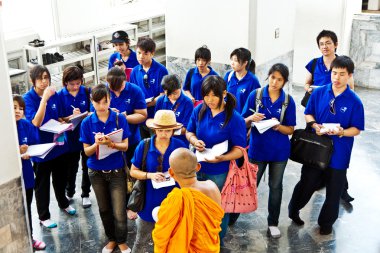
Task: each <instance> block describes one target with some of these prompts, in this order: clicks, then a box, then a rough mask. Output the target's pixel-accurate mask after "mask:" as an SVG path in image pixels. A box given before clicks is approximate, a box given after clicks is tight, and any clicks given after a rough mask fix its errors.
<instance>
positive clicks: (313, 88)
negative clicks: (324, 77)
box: [310, 85, 322, 90]
mask: <svg viewBox="0 0 380 253" xmlns="http://www.w3.org/2000/svg"><path fill="white" fill-rule="evenodd" d="M319 87H322V86H317V85H310V88H311V89H312V90H315V89H318V88H319Z"/></svg>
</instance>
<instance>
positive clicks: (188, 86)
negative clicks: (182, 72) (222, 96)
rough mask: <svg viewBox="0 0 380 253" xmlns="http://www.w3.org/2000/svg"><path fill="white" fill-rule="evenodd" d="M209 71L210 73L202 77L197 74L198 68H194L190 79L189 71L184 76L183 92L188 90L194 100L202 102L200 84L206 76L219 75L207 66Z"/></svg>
mask: <svg viewBox="0 0 380 253" xmlns="http://www.w3.org/2000/svg"><path fill="white" fill-rule="evenodd" d="M207 67H208V68H209V69H210V72H209V73H208V74H207V75H205V76H204V77H202V75H201V74H200V73H199V70H198V67H195V68H194V73H193V76H192V77H191V80H189V79H190V70H189V71H188V72H187V74H186V78H185V82H184V86H183V90H189V91H190V93H191V95H193V97H194V98H195V100H202V99H203V97H202V91H201V89H202V82H203V80H204V79H205V78H206V77H208V76H218V75H219V74H218V73H216V72H215V70H213V69H212V68H211V67H210V66H207Z"/></svg>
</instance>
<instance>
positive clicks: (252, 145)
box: [242, 63, 296, 238]
mask: <svg viewBox="0 0 380 253" xmlns="http://www.w3.org/2000/svg"><path fill="white" fill-rule="evenodd" d="M288 77H289V70H288V67H286V66H285V65H284V64H281V63H277V64H275V65H273V66H272V67H271V68H270V70H269V73H268V78H267V79H269V84H268V85H267V86H266V87H263V88H261V89H257V90H254V91H253V92H252V93H251V94H250V95H249V97H248V100H247V102H246V104H245V106H244V109H243V112H242V116H243V117H244V118H245V122H246V126H247V127H250V126H251V124H252V122H259V121H261V120H265V119H272V118H274V119H276V120H278V121H279V122H280V124H278V125H276V126H274V127H272V128H271V129H269V130H267V131H265V132H264V133H262V134H260V133H259V132H258V130H257V129H256V128H255V127H253V128H252V130H251V135H250V141H249V150H248V157H249V160H250V162H252V163H254V164H257V165H258V167H259V171H258V173H257V185H259V183H260V180H261V177H262V176H263V174H264V172H265V169H266V167H267V165H269V200H268V212H269V214H268V234H269V235H270V236H271V237H272V238H279V237H280V236H281V232H280V230H279V229H278V218H279V216H280V209H281V199H282V178H283V175H284V171H285V167H286V164H287V162H288V158H289V155H290V141H289V135H291V134H293V132H294V126H295V125H296V111H295V108H296V106H295V103H294V100H293V98H292V97H291V96H290V95H287V94H285V92H284V91H283V88H284V85H285V84H286V82H287V81H288ZM257 92H261V94H262V96H261V100H259V101H257V102H256V94H257ZM286 96H289V97H288V100H289V101H288V104H287V106H286V108H284V103H285V99H286ZM256 103H259V104H258V105H257V104H256ZM256 108H258V110H257V109H256ZM284 109H285V111H284V112H282V110H284ZM255 110H257V111H256V112H255ZM282 113H283V115H284V116H283V119H282V122H281V119H280V118H281V114H282Z"/></svg>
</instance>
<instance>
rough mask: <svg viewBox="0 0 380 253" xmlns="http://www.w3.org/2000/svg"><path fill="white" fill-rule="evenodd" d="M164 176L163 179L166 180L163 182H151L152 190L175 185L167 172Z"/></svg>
mask: <svg viewBox="0 0 380 253" xmlns="http://www.w3.org/2000/svg"><path fill="white" fill-rule="evenodd" d="M164 175H165V179H166V180H165V181H163V182H159V183H158V182H156V181H154V180H151V181H152V185H153V188H154V189H160V188H163V187H169V186H173V185H175V181H174V178H172V177H171V176H170V175H169V172H165V173H164Z"/></svg>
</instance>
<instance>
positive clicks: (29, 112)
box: [24, 87, 68, 162]
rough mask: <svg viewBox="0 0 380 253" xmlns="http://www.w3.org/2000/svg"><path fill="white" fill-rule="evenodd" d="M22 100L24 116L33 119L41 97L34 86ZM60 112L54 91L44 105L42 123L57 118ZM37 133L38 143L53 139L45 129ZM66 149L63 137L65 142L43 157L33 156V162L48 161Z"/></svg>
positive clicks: (52, 135) (57, 98)
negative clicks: (23, 101)
mask: <svg viewBox="0 0 380 253" xmlns="http://www.w3.org/2000/svg"><path fill="white" fill-rule="evenodd" d="M24 100H25V107H26V108H25V118H26V119H27V120H28V121H30V122H32V120H33V119H34V116H35V115H36V113H37V110H38V107H39V106H40V102H41V97H40V96H38V94H37V93H36V92H35V90H34V88H33V87H32V88H31V89H30V90H29V91H28V92H27V93H25V95H24ZM61 114H62V113H61V112H60V106H59V97H58V94H57V93H55V94H54V95H53V96H51V97H50V98H49V100H48V102H47V105H46V112H45V117H44V119H43V121H42V124H41V125H43V124H45V123H46V122H47V121H49V120H50V119H55V120H58V118H60V117H61ZM38 134H39V140H40V144H43V143H52V142H53V141H54V134H53V133H49V132H45V131H40V130H38ZM67 151H68V145H67V139H66V137H65V144H64V145H61V146H55V147H54V148H53V149H52V150H51V151H50V152H49V154H47V156H45V158H44V159H41V158H38V157H33V159H32V160H33V162H46V161H50V160H52V159H54V158H56V157H58V156H60V155H63V154H64V153H66V152H67Z"/></svg>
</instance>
